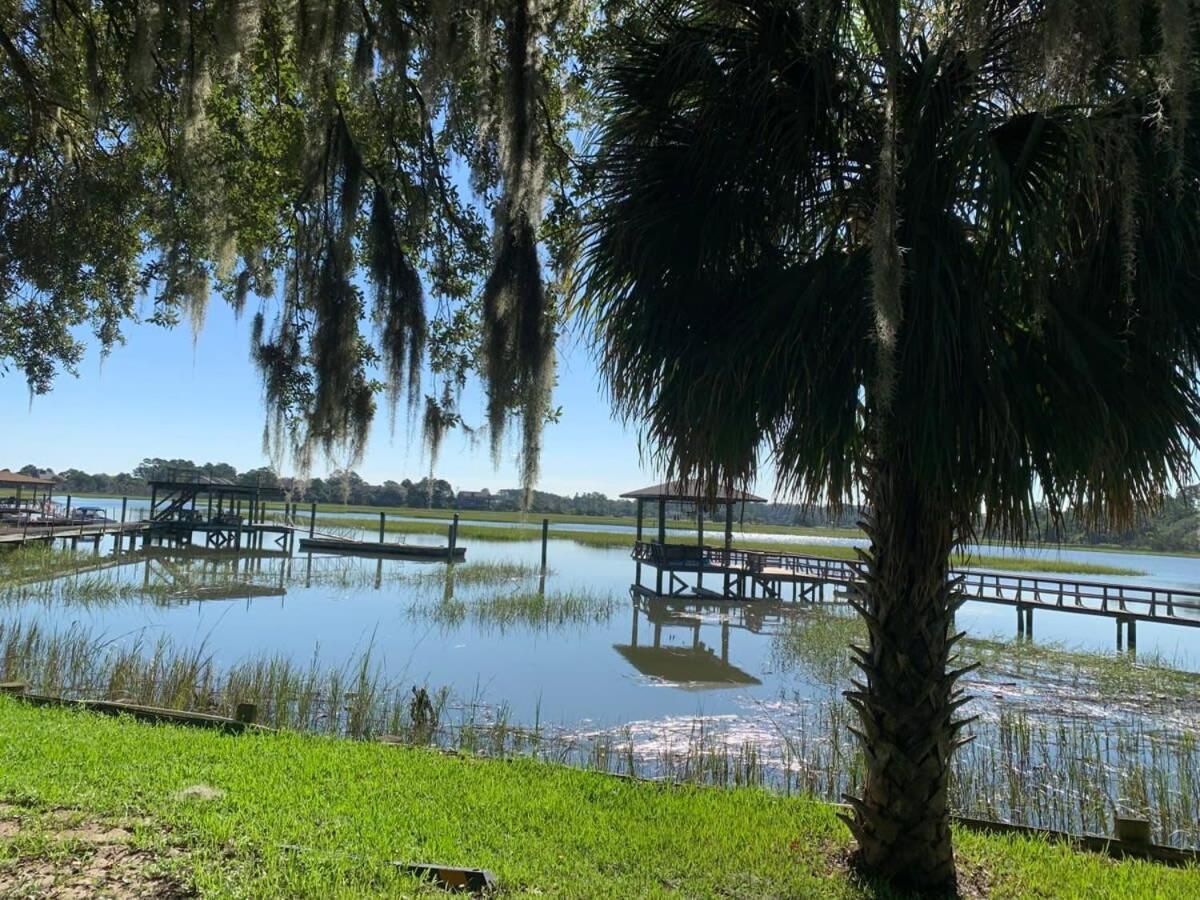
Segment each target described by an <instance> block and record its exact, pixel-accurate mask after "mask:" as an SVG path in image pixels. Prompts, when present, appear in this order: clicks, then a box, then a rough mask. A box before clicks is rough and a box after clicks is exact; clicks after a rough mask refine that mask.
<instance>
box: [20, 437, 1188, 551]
mask: <svg viewBox="0 0 1200 900" xmlns="http://www.w3.org/2000/svg"><path fill="white" fill-rule="evenodd" d="M170 469H194V470H197V471H199V472H202V473H203V474H205V475H208V476H210V477H212V478H221V479H228V480H230V481H237V482H242V483H245V484H255V483H257V484H261V485H264V486H267V487H279V488H283V489H285V490H287V491H288V496H289V499H291V500H295V501H296V502H299V503H349V504H353V505H355V506H407V507H411V508H418V509H430V508H431V509H462V510H480V509H490V510H496V511H516V510H519V509H520V508H521V501H522V492H521V491H520V490H519V489H516V488H512V489H505V490H499V491H496V492H495V493H492V492H490V491H487V490H482V491H474V490H460V491H456V490H455V489H454V487H453V486H452V485H451V484H450V482H448V481H446V480H445V479H442V478H421V479H418V480H415V481H414V480H412V479H408V478H405V479H402V480H401V481H393V480H390V479H389V480H387V481H384V482H383V483H382V484H371V483H369V482H367V481H364V480H363V479H362V478H361V477H360V476H359V475H358V473H357V472H353V471H348V472H335V473H333V474H332V475H330V476H329V477H328V478H311V479H309V480H307V481H300V482H297V481H293V480H292V479H289V478H280V476H279V475H278V473H276V472H275V471H274V470H273V469H271V468H267V467H262V468H257V469H250V470H249V471H246V472H239V471H238V470H237V469H236V468H234V467H233V466H231V465H230V464H229V463H194V462H192V461H191V460H186V459H158V458H148V459H144V460H142V462H141V464H140V465H138V466H136V467H135V468H134V469H133V471H132V472H121V473H119V474H117V475H108V474H105V473H96V474H89V473H87V472H84V471H82V470H80V469H67V470H65V471H62V472H57V473H51V472H50V470H48V469H44V468H41V467H38V466H33V465H29V466H25V467H24V468H22V469H21V470H20V471H21V472H23V473H25V474H27V475H48V474H53V475H54V477H56V478H57V479H58V480H59V490H60V491H62V492H63V493H73V494H111V495H115V496H122V495H126V496H128V495H138V494H145V493H147V492H148V488H147V485H146V482H147V480H148V479H150V478H153V477H154V476H155V475H156V474H162V473H165V472H166V471H167V470H170ZM1196 494H1197V490H1196V489H1194V488H1188V489H1185V490H1183V491H1181V492H1180V493H1179V494H1178V495H1176V496H1173V497H1170V498H1168V500H1167V502H1166V503H1165V504H1164V506H1163V508H1162V509H1161V510H1160V511H1159V512H1158V513H1157V514H1156V515H1154V516H1145V517H1143V518H1142V519H1140V520H1139V522H1138V523H1137V525H1136V526H1135V527H1134V528H1131V529H1129V530H1128V531H1123V532H1112V531H1104V530H1096V529H1092V528H1088V527H1086V526H1085V525H1084V524H1083V523H1082V522H1079V521H1076V520H1073V519H1069V520H1068V521H1067V522H1066V523H1064V525H1063V526H1062V527H1061V528H1060V529H1054V528H1047V529H1044V530H1043V531H1042V532H1041V535H1040V536H1041V538H1042V539H1043V540H1045V541H1047V542H1051V543H1053V542H1056V541H1060V542H1062V543H1065V544H1081V545H1107V546H1115V547H1122V548H1126V549H1130V550H1138V549H1142V550H1162V551H1176V552H1177V551H1181V550H1182V551H1196V550H1198V549H1200V539H1198V538H1200V515H1198V514H1197V510H1196V503H1195V499H1196ZM530 511H531V512H534V513H557V514H562V515H578V516H629V517H631V518H632V517H633V515H634V514H635V506H634V503H633V501H632V500H620V499H613V498H610V497H607V496H606V495H604V494H601V493H598V492H589V493H583V494H575V495H574V496H570V497H568V496H564V495H561V494H552V493H549V492H547V491H535V492H534V494H533V499H532V503H531V506H530ZM679 512H683V514H685V515H690V512H685V511H683V510H679ZM648 513H649V514H651V515H653V512H652V511H649V510H648ZM671 514H673V511H669V512H668V515H671ZM861 517H862V512H861V510H858V509H854V508H847V509H844V510H841V511H839V512H836V513H835V512H833V511H831V510H828V509H825V508H823V507H818V506H800V505H796V504H790V503H748V504H746V505H745V508H744V509H739V510H738V511H737V518H738V521H740V522H744V523H753V524H771V525H800V526H809V527H842V528H853V527H855V526H856V525H857V524H858V521H859V519H860V518H861ZM1043 521H1046V519H1045V517H1043Z"/></svg>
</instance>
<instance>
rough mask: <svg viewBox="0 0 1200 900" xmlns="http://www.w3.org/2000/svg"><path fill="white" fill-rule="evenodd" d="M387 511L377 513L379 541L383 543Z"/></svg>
mask: <svg viewBox="0 0 1200 900" xmlns="http://www.w3.org/2000/svg"><path fill="white" fill-rule="evenodd" d="M386 523H387V513H383V512H381V513H380V514H379V543H381V544H382V543H383V533H384V531H386V530H387V524H386Z"/></svg>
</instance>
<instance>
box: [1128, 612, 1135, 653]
mask: <svg viewBox="0 0 1200 900" xmlns="http://www.w3.org/2000/svg"><path fill="white" fill-rule="evenodd" d="M1128 633H1129V650H1130V652H1131V653H1132V652H1133V651H1135V650H1137V619H1130V620H1129V625H1128Z"/></svg>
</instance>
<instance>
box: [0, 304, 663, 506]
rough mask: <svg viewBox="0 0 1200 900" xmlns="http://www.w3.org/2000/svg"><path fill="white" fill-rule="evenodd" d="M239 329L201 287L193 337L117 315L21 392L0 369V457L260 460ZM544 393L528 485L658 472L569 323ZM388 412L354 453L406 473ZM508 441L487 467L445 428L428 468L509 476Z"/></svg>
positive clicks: (254, 386) (478, 401) (474, 394)
mask: <svg viewBox="0 0 1200 900" xmlns="http://www.w3.org/2000/svg"><path fill="white" fill-rule="evenodd" d="M249 329H250V316H249V315H246V316H244V317H243V318H242V320H241V321H240V322H239V321H237V320H236V319H235V318H234V316H233V312H232V310H231V309H230V308H229V307H228V306H227V305H226V304H225V303H224V302H223V301H221V300H219V299H217V298H214V299H213V302H212V304H211V306H210V308H209V312H208V317H207V321H206V323H205V325H204V328H203V330H202V331H201V332H200V334H199V335H198V337H197V339H196V341H195V343H194V344H193V340H192V334H191V332H190V330H189V329H188V327H187V326H186V325H181V326H180V327H178V328H176V329H174V330H170V331H168V330H164V329H161V328H157V327H154V326H151V325H129V326H128V327H127V328H126V337H127V342H126V344H125V345H124V346H121V347H117V348H115V349H114V350H113V352H112V354H111V355H110V356H109V357H108V358H107V359H105V360H101V359H100V355H99V353H97V352H96V351H95V350H94V349H93V350H91V351H90V352H89V353H88V356H87V358H86V359H85V360H84V362H83V363H82V365H81V366H80V367H79V375H78V377H72V376H70V375H67V374H64V375H63V376H62V377H60V379H59V380H58V381H57V382H56V384H55V387H54V390H53V391H52V392H51V393H50V394H47V395H44V396H40V397H34V398H33V399H32V401H31V400H30V395H29V390H28V388H27V386H26V384H25V382H24V380H23V379H22V378H21V376H20V374H19V373H13V372H9V373H7V374H5V375H3V376H2V377H0V410H3V416H4V418H3V421H4V423H5V426H4V429H3V433H4V438H3V441H0V468H5V467H10V468H14V469H15V468H18V467H20V466H23V465H26V464H28V463H34V464H36V465H40V466H49V467H50V468H53V469H65V468H70V467H75V468H80V469H84V470H86V471H89V472H109V473H116V472H118V471H128V470H130V469H131V468H133V467H134V466H135V465H137V463H138V462H140V461H141V459H142V458H143V457H147V456H158V457H163V458H187V459H193V460H195V461H196V462H204V461H213V462H217V461H221V462H228V463H231V464H233V465H234V466H236V467H237V468H238V469H249V468H254V467H256V466H260V465H266V464H268V460H267V458H266V456H265V455H264V454H263V452H262V429H263V420H264V417H263V405H262V392H261V389H260V386H259V381H258V376H257V373H256V372H255V370H254V368H253V365H252V364H251V362H250V356H249V347H250V338H249ZM555 403H556V404H558V405H560V406H562V409H563V415H562V421H561V422H560V423H559V424H557V425H552V426H549V427H548V428H547V433H546V440H545V451H544V453H543V457H542V478H541V480H540V482H539V485H538V486H539V487H540V488H542V489H544V490H548V491H554V492H555V493H563V494H573V493H576V492H584V491H602V492H604V493H606V494H608V495H609V496H615V495H616V494H619V493H620V492H622V491H624V490H628V489H631V488H636V487H641V486H643V485H646V484H650V483H652V482H653V481H656V480H657V478H656V477H655V474H654V473H653V472H652V471H650V470H649V469H648V468H646V467H644V466H643V465H641V463H640V460H639V454H638V447H637V435H636V433H635V432H632V431H627V430H626V429H624V428H623V427H622V426H621V425H620V424H619V423H617V422H615V421H614V420H613V419H612V417H611V415H610V410H609V404H608V400H607V397H606V396H605V394H604V393H603V391H602V389H601V387H600V382H599V378H598V376H597V374H596V367H595V364H594V362H593V359H592V356H591V353H590V351H589V350H588V349H587V348H586V347H585V346H583V345H582V342H581V341H580V340H579V339H578V338H576V337H571V336H568V337H566V338H565V339H564V340H563V341H562V342H561V345H560V351H559V386H558V389H557V391H556V394H555ZM462 408H463V412H464V415H465V417H466V418H467V419H468V421H476V422H482V421H483V419H484V415H483V395H482V393H481V392H480V390H479V388H478V386H476V385H472V386H471V387H469V388H468V390H467V393H466V394H465V396H464V398H463V407H462ZM398 418H399V421H398V423H397V429H396V434H395V435H394V437H393V436H392V435H390V434H389V430H388V423H387V416H386V414H385V413H384V414H381V415H380V416H379V417H378V421H377V422H376V426H375V429H374V431H373V433H372V437H371V441H370V445H369V447H368V449H367V453H366V456H365V458H364V459H363V461H362V463H361V464H360V465H359V466H358V467H357V470H358V472H359V473H360V474H361V475H362V476H363V477H364V478H366V479H367V480H368V481H372V482H379V481H383V480H384V479H388V478H394V479H396V480H400V479H401V478H405V477H408V478H415V477H420V476H421V475H423V474H425V473H426V472H427V471H428V468H429V460H428V458H427V457H426V456H425V455H424V454H423V452H422V449H421V442H420V439H419V434H418V435H417V436H415V437H413V438H411V439H410V436H409V435H408V434H406V433H405V427H404V422H403V412H401V414H400V416H399V417H398ZM515 454H516V448H515V446H511V447H510V448H509V450H508V452H507V453H506V459H505V460H504V461H502V465H501V467H500V468H499V469H494V468H493V466H492V462H491V458H490V454H489V452H488V448H487V445H486V441H481V442H479V445H478V446H477V447H471V446H470V444H469V443H468V442H467V441H466V440H465V439H464V438H463V437H462V436H461V435H460V434H458V433H454V434H451V435H449V436H447V438H446V441H445V445H444V449H443V450H442V453H441V455H440V458H439V460H438V464H437V467H436V474H437V476H438V477H441V478H446V479H447V480H449V481H450V482H451V484H453V485H454V487H455V488H456V489H464V488H465V489H479V488H483V487H488V488H491V489H492V490H495V489H497V488H503V487H515V486H516V485H517V475H516V468H515V466H514V464H513V459H514V457H515ZM340 462H341V461H337V460H335V461H333V462H332V463H331V464H326V462H325V461H319V462H318V463H317V465H316V466H314V470H313V473H312V474H314V475H323V474H324V473H325V471H326V470H328V469H330V468H337V467H338V466H339V464H340ZM285 470H286V465H285Z"/></svg>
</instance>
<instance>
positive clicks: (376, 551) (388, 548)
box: [300, 537, 467, 562]
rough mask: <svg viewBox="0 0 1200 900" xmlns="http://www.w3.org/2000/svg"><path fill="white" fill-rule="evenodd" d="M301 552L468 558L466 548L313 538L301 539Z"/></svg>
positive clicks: (457, 560) (437, 559)
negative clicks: (452, 549) (452, 548)
mask: <svg viewBox="0 0 1200 900" xmlns="http://www.w3.org/2000/svg"><path fill="white" fill-rule="evenodd" d="M300 549H301V550H313V551H319V552H321V553H343V554H347V555H354V556H394V557H396V558H397V559H427V560H430V561H431V562H437V561H443V560H447V559H451V558H452V559H453V560H454V561H455V562H459V561H461V560H463V559H465V558H466V556H467V548H466V547H455V548H454V551H453V554H452V553H451V550H450V548H449V547H430V546H423V545H421V544H388V543H380V542H379V541H351V540H347V539H344V538H326V537H311V538H300Z"/></svg>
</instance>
